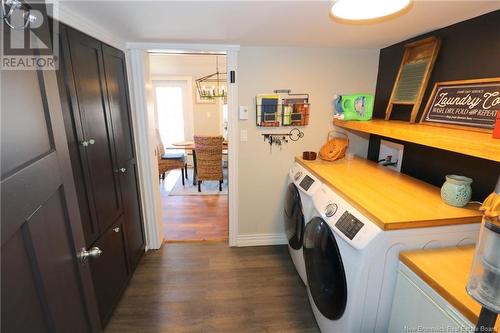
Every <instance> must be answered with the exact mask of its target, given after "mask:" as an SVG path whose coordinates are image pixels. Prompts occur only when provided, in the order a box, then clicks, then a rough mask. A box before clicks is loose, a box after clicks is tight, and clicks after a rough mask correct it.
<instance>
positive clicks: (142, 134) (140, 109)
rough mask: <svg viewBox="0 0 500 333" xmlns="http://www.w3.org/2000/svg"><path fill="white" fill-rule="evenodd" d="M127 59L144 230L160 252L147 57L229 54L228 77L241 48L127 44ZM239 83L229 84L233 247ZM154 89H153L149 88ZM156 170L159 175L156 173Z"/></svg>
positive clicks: (232, 241)
mask: <svg viewBox="0 0 500 333" xmlns="http://www.w3.org/2000/svg"><path fill="white" fill-rule="evenodd" d="M126 48H127V58H128V64H129V84H130V87H132V89H131V98H132V106H133V107H132V114H133V116H132V118H133V119H132V120H133V127H134V132H135V142H136V147H137V164H138V169H139V183H140V188H141V195H142V206H143V207H142V208H143V212H144V213H143V214H144V230H145V233H146V249H159V248H160V247H161V245H162V243H163V228H162V221H161V203H160V202H159V200H158V199H157V198H158V197H159V196H158V194H157V193H156V192H155V191H158V185H157V184H154V181H155V180H156V179H157V178H158V177H157V176H156V175H157V174H158V165H157V163H156V161H155V159H154V156H153V157H152V154H151V147H153V146H154V142H155V141H152V140H155V133H149V132H150V131H149V122H150V115H149V113H148V102H147V97H148V91H147V90H148V87H147V86H146V84H147V83H148V80H149V78H148V77H147V76H146V70H147V69H146V66H149V65H148V64H146V61H145V57H146V56H147V53H148V52H177V53H201V54H203V53H205V54H226V57H227V58H226V59H227V73H230V72H231V71H234V72H235V73H236V74H237V72H238V71H237V69H238V52H239V49H240V47H239V45H220V44H170V43H127V47H126ZM235 81H236V82H235V83H230V82H228V101H227V105H228V122H229V128H228V140H229V142H230V148H229V156H228V164H229V169H228V172H229V180H230V181H229V194H228V195H229V198H228V199H229V221H228V223H229V225H228V227H229V246H236V245H237V235H238V141H239V139H238V131H239V124H238V77H237V76H236V80H235ZM149 89H151V87H149ZM155 170H156V172H155Z"/></svg>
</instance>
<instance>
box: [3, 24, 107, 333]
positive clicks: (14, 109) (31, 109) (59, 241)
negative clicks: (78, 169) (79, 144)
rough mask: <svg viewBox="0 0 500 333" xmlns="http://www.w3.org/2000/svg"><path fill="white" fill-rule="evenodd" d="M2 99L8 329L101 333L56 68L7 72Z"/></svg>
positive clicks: (5, 329) (5, 326) (5, 319)
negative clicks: (84, 258)
mask: <svg viewBox="0 0 500 333" xmlns="http://www.w3.org/2000/svg"><path fill="white" fill-rule="evenodd" d="M2 24H3V22H2ZM3 28H6V29H8V28H7V27H6V25H4V26H3ZM1 96H2V99H1V118H2V121H1V131H0V132H1V141H0V148H1V155H0V161H1V183H0V186H1V209H0V210H1V260H2V263H1V290H2V292H1V316H2V320H1V331H2V332H72V333H77V332H90V331H100V328H99V320H98V313H97V310H96V309H97V307H96V301H95V295H94V293H93V285H92V281H91V279H90V269H89V265H83V264H81V263H80V261H79V260H77V253H78V250H79V249H80V248H82V247H84V246H85V242H84V237H83V231H82V228H81V222H80V216H79V212H78V204H77V199H76V192H75V187H74V183H73V178H72V173H71V166H70V161H69V155H68V147H67V144H66V137H65V132H64V124H63V120H62V113H61V105H60V102H59V94H58V90H57V81H56V77H55V73H54V72H52V71H41V72H36V71H28V70H26V71H23V70H21V71H2V73H1Z"/></svg>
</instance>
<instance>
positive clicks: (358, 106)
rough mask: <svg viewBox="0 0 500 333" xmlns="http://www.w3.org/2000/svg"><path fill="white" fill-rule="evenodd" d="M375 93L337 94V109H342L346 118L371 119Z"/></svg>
mask: <svg viewBox="0 0 500 333" xmlns="http://www.w3.org/2000/svg"><path fill="white" fill-rule="evenodd" d="M373 102H374V97H373V95H369V94H352V95H337V96H336V99H335V109H337V113H339V110H342V111H341V113H342V115H343V117H339V118H341V119H344V120H370V119H372V114H373Z"/></svg>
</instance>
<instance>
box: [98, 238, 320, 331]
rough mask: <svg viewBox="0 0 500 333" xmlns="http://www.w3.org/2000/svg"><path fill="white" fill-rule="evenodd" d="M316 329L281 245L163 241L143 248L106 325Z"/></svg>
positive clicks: (175, 328)
mask: <svg viewBox="0 0 500 333" xmlns="http://www.w3.org/2000/svg"><path fill="white" fill-rule="evenodd" d="M114 332H116V333H118V332H120V333H127V332H144V333H148V332H151V333H158V332H168V333H178V332H190V333H191V332H192V333H197V332H203V333H205V332H207V333H211V332H214V333H223V332H234V333H240V332H241V333H246V332H290V333H294V332H303V333H306V332H311V333H312V332H314V333H317V332H319V330H318V327H317V325H316V322H315V320H314V317H313V314H312V311H311V308H310V306H309V302H308V298H307V293H306V289H305V287H304V285H303V284H302V281H301V280H300V278H299V276H298V274H297V273H296V272H295V269H294V267H293V264H292V261H291V259H290V257H289V254H288V249H287V247H286V246H262V247H246V248H229V247H227V245H225V244H222V243H177V244H170V243H169V244H164V246H163V248H162V249H161V250H158V251H150V252H148V253H146V254H145V255H144V258H143V259H142V262H141V263H140V264H139V266H138V267H137V270H136V272H135V274H134V277H133V278H132V280H131V282H130V285H129V287H128V289H127V290H126V291H125V294H124V297H123V298H122V300H121V302H120V304H119V305H118V307H117V309H116V311H115V313H114V315H113V317H112V318H111V320H110V322H109V324H108V327H107V329H106V333H114Z"/></svg>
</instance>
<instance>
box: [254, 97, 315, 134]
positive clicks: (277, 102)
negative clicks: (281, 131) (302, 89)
mask: <svg viewBox="0 0 500 333" xmlns="http://www.w3.org/2000/svg"><path fill="white" fill-rule="evenodd" d="M309 109H310V105H309V94H292V93H291V90H290V89H283V90H275V91H274V94H259V95H257V96H256V121H257V126H261V127H279V126H306V125H308V124H309Z"/></svg>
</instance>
